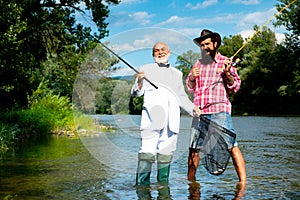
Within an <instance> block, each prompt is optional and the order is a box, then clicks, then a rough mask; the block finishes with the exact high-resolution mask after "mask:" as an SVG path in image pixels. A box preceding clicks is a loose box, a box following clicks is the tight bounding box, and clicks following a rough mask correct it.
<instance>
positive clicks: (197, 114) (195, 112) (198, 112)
mask: <svg viewBox="0 0 300 200" xmlns="http://www.w3.org/2000/svg"><path fill="white" fill-rule="evenodd" d="M200 115H201V110H200V109H199V107H198V106H195V107H194V109H193V116H194V117H199V116H200Z"/></svg>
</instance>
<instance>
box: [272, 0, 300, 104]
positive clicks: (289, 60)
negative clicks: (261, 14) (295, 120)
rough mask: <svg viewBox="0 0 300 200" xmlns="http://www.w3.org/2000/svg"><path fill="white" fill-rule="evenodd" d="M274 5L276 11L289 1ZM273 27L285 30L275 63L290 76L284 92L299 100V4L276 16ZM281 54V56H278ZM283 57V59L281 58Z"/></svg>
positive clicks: (296, 3)
mask: <svg viewBox="0 0 300 200" xmlns="http://www.w3.org/2000/svg"><path fill="white" fill-rule="evenodd" d="M279 2H280V3H279V4H277V5H276V8H277V10H278V11H280V10H281V9H282V8H283V7H285V6H287V5H288V4H289V3H291V2H293V1H291V0H279ZM275 26H278V27H279V26H284V27H285V28H286V31H287V32H286V33H285V41H284V43H283V46H281V47H280V49H281V51H280V52H278V56H279V57H280V58H281V59H280V60H279V59H278V60H277V61H278V62H279V63H280V65H281V68H283V69H284V71H286V69H289V71H291V73H292V76H291V75H289V76H288V78H289V80H291V81H289V83H286V84H285V86H286V92H287V94H288V95H289V96H294V98H295V100H297V101H299V98H300V2H299V1H295V2H294V3H293V4H292V5H291V6H290V7H289V8H288V9H285V10H284V11H283V12H282V13H281V14H280V15H278V16H277V21H276V22H275ZM280 54H281V55H280ZM282 55H284V56H285V57H283V56H282Z"/></svg>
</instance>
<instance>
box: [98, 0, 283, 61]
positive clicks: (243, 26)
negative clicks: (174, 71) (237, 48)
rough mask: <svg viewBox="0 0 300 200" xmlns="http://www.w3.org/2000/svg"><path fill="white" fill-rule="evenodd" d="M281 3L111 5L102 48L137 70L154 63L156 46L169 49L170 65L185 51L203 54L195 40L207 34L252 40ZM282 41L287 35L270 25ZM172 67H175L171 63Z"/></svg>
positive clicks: (150, 0) (173, 0)
mask: <svg viewBox="0 0 300 200" xmlns="http://www.w3.org/2000/svg"><path fill="white" fill-rule="evenodd" d="M278 3H279V1H277V0H202V1H196V0H187V1H182V0H169V1H168V0H166V1H164V0H122V1H121V3H120V4H118V5H110V6H109V9H110V14H109V17H108V19H107V22H108V23H109V25H108V30H109V36H108V37H106V38H104V39H103V41H102V42H108V43H109V44H108V46H109V47H110V48H112V49H113V50H114V51H115V52H116V53H118V54H119V55H120V56H122V57H123V58H124V59H126V60H127V61H128V62H129V63H131V64H132V65H134V66H139V65H141V64H143V63H144V64H145V63H149V62H153V59H152V57H151V48H152V46H153V44H154V43H155V42H157V41H164V42H166V43H168V44H169V46H170V48H171V52H172V56H171V64H175V63H174V62H175V60H176V56H177V55H179V54H181V53H183V52H186V51H187V50H193V51H199V49H198V47H197V46H196V45H194V44H193V42H192V39H193V38H195V37H198V36H199V34H200V32H201V30H202V29H204V28H206V29H210V30H212V31H215V32H218V33H219V34H220V35H221V36H222V37H224V36H230V35H236V34H241V35H242V36H243V38H247V37H249V36H251V35H252V34H253V26H254V25H255V24H257V25H263V24H264V23H265V22H266V21H268V20H269V19H270V18H271V17H272V16H273V15H274V14H275V13H276V12H277V10H276V8H275V4H278ZM268 27H269V28H271V30H273V31H274V32H275V33H276V36H277V39H278V40H279V41H281V40H282V38H283V33H284V31H285V30H284V29H283V28H276V29H275V28H274V27H273V25H272V22H271V23H270V24H269V25H268ZM172 62H173V63H172Z"/></svg>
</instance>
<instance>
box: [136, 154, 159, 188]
mask: <svg viewBox="0 0 300 200" xmlns="http://www.w3.org/2000/svg"><path fill="white" fill-rule="evenodd" d="M138 159H139V162H138V168H137V173H136V185H150V174H151V168H152V163H153V162H154V161H155V155H153V154H150V153H139V156H138Z"/></svg>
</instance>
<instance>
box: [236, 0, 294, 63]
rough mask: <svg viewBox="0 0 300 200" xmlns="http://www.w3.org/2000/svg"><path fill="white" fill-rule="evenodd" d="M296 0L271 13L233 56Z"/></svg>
mask: <svg viewBox="0 0 300 200" xmlns="http://www.w3.org/2000/svg"><path fill="white" fill-rule="evenodd" d="M296 1H297V0H294V1H292V2H291V3H289V4H288V5H286V6H284V7H283V8H282V9H281V10H280V11H278V12H277V13H276V14H275V15H273V16H272V17H271V18H270V19H269V20H268V21H266V22H265V23H264V24H263V25H262V27H260V28H259V29H258V30H257V31H256V32H255V33H254V34H253V35H252V36H251V37H250V38H249V39H248V40H247V41H246V42H245V43H244V44H243V45H242V46H241V48H239V50H237V51H236V52H235V53H234V54H233V56H232V58H233V57H235V56H236V55H237V54H238V53H239V52H240V51H241V50H242V49H243V48H244V47H245V46H246V45H247V44H248V43H249V42H250V41H251V40H252V39H253V38H254V37H255V36H256V35H257V34H258V33H259V32H260V31H261V30H262V29H263V28H264V27H265V26H267V25H268V24H269V23H270V22H271V21H272V20H273V19H274V18H275V17H277V16H278V15H279V14H280V13H282V12H283V11H284V10H285V9H287V8H288V7H290V6H291V5H292V4H293V3H295V2H296Z"/></svg>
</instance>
